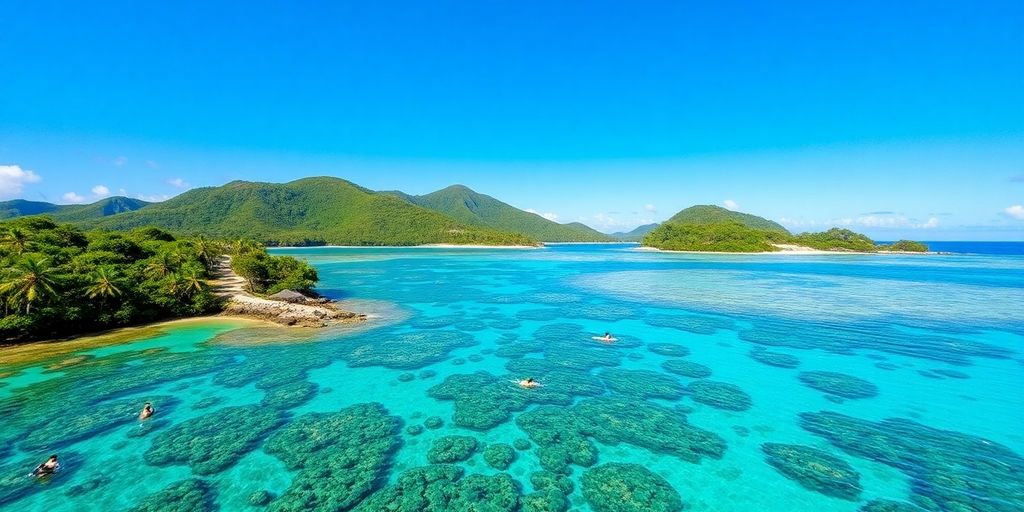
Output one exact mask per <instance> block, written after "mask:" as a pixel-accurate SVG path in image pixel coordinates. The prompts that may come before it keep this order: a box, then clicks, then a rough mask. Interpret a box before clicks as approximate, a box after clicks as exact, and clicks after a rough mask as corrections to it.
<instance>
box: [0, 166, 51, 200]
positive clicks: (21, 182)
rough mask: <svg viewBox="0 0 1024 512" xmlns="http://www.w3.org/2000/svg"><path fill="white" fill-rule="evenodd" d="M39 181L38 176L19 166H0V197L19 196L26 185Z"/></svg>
mask: <svg viewBox="0 0 1024 512" xmlns="http://www.w3.org/2000/svg"><path fill="white" fill-rule="evenodd" d="M41 179H42V178H40V177H39V175H38V174H36V173H34V172H32V171H28V170H25V169H22V168H21V166H20V165H0V197H11V196H16V195H18V194H21V190H22V188H23V187H24V186H25V184H26V183H35V182H37V181H39V180H41Z"/></svg>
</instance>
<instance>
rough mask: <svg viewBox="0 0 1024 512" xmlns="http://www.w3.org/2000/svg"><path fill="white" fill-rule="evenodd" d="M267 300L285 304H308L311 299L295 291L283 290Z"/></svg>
mask: <svg viewBox="0 0 1024 512" xmlns="http://www.w3.org/2000/svg"><path fill="white" fill-rule="evenodd" d="M267 298H268V299H270V300H280V301H284V302H298V303H301V302H307V301H308V300H309V297H306V296H305V295H303V294H301V293H299V292H297V291H294V290H281V291H279V292H277V293H275V294H273V295H271V296H269V297H267Z"/></svg>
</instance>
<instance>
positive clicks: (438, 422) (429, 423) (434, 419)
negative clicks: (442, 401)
mask: <svg viewBox="0 0 1024 512" xmlns="http://www.w3.org/2000/svg"><path fill="white" fill-rule="evenodd" d="M423 426H424V427H427V428H429V429H430V430H436V429H439V428H441V427H443V426H444V420H442V419H441V417H440V416H431V417H429V418H427V419H426V420H424V421H423Z"/></svg>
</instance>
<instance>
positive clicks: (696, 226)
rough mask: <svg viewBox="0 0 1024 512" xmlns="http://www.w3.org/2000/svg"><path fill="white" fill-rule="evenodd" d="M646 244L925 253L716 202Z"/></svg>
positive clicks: (684, 215)
mask: <svg viewBox="0 0 1024 512" xmlns="http://www.w3.org/2000/svg"><path fill="white" fill-rule="evenodd" d="M641 244H642V246H643V247H645V248H651V249H659V250H665V251H685V252H727V253H762V252H780V251H788V252H849V253H875V252H903V253H923V252H927V251H928V247H927V246H926V245H924V244H922V243H920V242H914V241H910V240H900V241H897V242H894V243H892V244H879V243H876V242H875V241H874V240H872V239H871V238H868V237H867V236H866V235H863V234H860V233H856V232H853V231H850V230H849V229H842V228H832V229H829V230H827V231H823V232H819V233H799V234H795V235H794V234H793V233H790V232H789V230H787V229H786V228H785V227H783V226H782V225H781V224H779V223H777V222H773V221H771V220H768V219H765V218H763V217H758V216H756V215H751V214H748V213H741V212H735V211H732V210H728V209H726V208H722V207H720V206H713V205H697V206H691V207H689V208H686V209H684V210H682V211H680V212H679V213H677V214H676V215H674V216H673V217H672V218H670V219H669V220H667V221H665V222H664V223H662V224H661V225H659V226H657V227H656V228H654V229H652V230H651V231H650V232H648V233H647V234H646V235H644V237H643V239H642V241H641Z"/></svg>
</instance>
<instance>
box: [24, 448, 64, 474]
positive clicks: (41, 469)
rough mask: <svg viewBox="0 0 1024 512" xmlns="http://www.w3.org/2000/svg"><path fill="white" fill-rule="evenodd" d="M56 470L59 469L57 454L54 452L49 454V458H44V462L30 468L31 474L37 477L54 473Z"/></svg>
mask: <svg viewBox="0 0 1024 512" xmlns="http://www.w3.org/2000/svg"><path fill="white" fill-rule="evenodd" d="M58 470H60V462H57V454H56V453H55V454H53V455H50V458H49V459H46V462H44V463H42V464H40V465H38V466H36V468H35V469H33V470H32V473H31V476H34V477H37V478H38V477H44V476H47V475H52V474H54V473H56V472H57V471H58Z"/></svg>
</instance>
